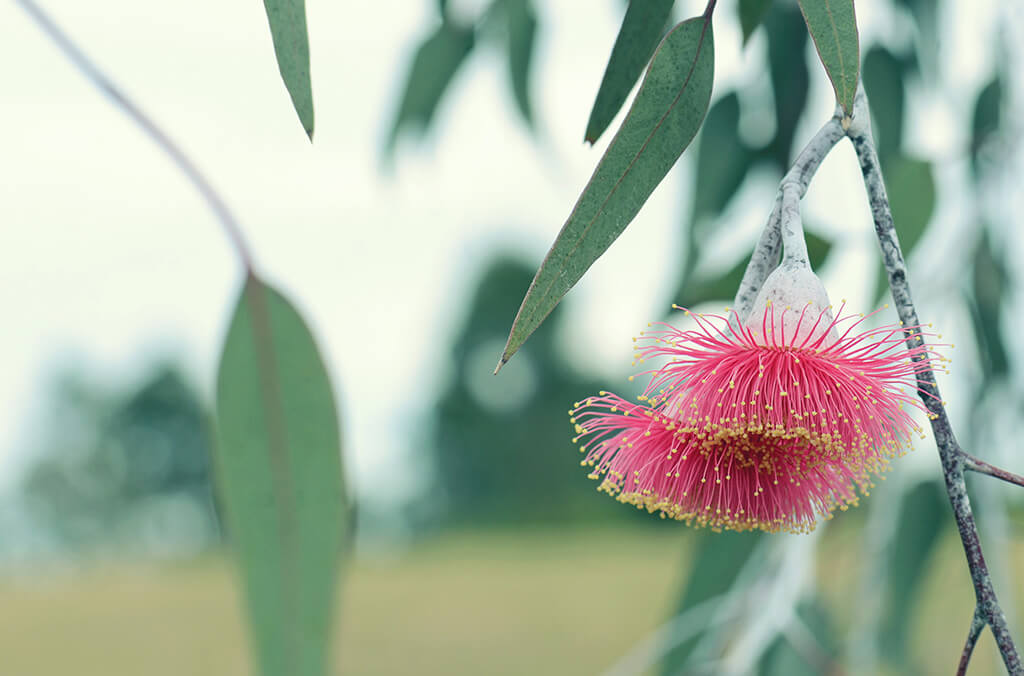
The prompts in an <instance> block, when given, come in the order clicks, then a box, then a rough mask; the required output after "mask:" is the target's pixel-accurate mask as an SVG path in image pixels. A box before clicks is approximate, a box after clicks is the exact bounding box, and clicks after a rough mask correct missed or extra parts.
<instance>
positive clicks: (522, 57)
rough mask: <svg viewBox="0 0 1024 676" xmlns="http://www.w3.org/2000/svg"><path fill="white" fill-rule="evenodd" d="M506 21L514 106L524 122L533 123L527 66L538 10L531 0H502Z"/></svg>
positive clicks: (531, 51)
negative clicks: (503, 1) (503, 0)
mask: <svg viewBox="0 0 1024 676" xmlns="http://www.w3.org/2000/svg"><path fill="white" fill-rule="evenodd" d="M505 13H506V17H507V21H508V67H509V76H510V77H511V81H512V95H513V96H514V97H515V101H516V107H517V108H518V109H519V113H520V114H521V115H522V116H523V119H524V120H525V121H526V123H527V124H529V125H532V124H533V105H532V103H531V101H530V65H531V63H532V61H533V51H534V43H535V41H536V36H537V12H536V10H535V9H534V7H533V2H531V0H505Z"/></svg>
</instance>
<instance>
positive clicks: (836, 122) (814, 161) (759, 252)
mask: <svg viewBox="0 0 1024 676" xmlns="http://www.w3.org/2000/svg"><path fill="white" fill-rule="evenodd" d="M841 122H842V109H840V108H838V107H837V108H836V113H835V115H833V116H832V118H831V119H830V120H829V121H828V122H826V123H825V125H824V126H823V127H822V128H821V129H819V130H818V133H817V134H815V135H814V137H813V138H812V139H811V140H810V142H808V144H807V145H806V146H805V147H804V149H803V150H801V151H800V154H799V155H797V157H796V160H795V161H794V162H793V166H792V168H791V169H790V170H789V171H788V172H786V175H785V176H784V177H783V178H782V181H781V182H780V183H779V192H778V195H777V196H776V198H775V206H774V207H773V208H772V213H771V215H770V216H768V223H767V224H766V225H765V226H764V230H763V231H762V232H761V238H760V239H759V240H758V242H757V246H756V247H754V253H753V254H752V255H751V257H750V262H749V263H748V264H747V269H746V271H745V272H744V273H743V281H741V282H740V288H739V291H737V292H736V300H735V302H734V303H733V304H734V306H735V308H736V312H737V313H738V314H739V316H740V318H741V319H743V318H746V317H747V315H749V314H750V311H751V310H752V309H753V307H754V300H756V299H757V293H758V292H759V291H760V290H761V286H762V285H763V284H764V280H766V279H768V275H770V274H771V273H772V271H773V270H774V269H775V268H776V267H778V265H779V255H780V252H781V250H782V238H781V234H780V231H781V223H782V206H783V205H782V201H783V195H784V193H785V192H786V191H787V186H788V187H789V188H790V189H793V188H795V192H796V195H797V197H798V198H801V199H802V198H803V196H804V195H805V194H806V193H807V186H809V185H810V183H811V179H812V178H813V177H814V174H815V172H817V171H818V167H820V166H821V163H822V161H823V160H824V159H825V156H826V155H828V153H829V151H830V150H832V148H833V147H835V145H836V144H837V143H839V141H840V139H842V138H843V136H844V132H843V127H842V124H841Z"/></svg>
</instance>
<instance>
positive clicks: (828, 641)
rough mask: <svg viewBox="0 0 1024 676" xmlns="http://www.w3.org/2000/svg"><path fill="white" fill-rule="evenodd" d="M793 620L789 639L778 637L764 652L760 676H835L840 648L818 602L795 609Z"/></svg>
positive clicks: (808, 602)
mask: <svg viewBox="0 0 1024 676" xmlns="http://www.w3.org/2000/svg"><path fill="white" fill-rule="evenodd" d="M796 620H797V623H794V625H793V626H792V627H790V628H789V631H788V636H779V637H778V638H776V639H775V642H774V643H773V644H772V645H771V646H770V647H769V648H768V650H766V651H765V653H764V655H763V657H762V659H761V664H760V665H759V669H758V671H757V673H758V674H760V675H761V676H804V675H805V674H806V676H819V674H838V673H840V670H839V669H838V668H837V661H836V656H837V655H838V654H839V651H840V645H839V641H838V640H837V636H836V632H835V623H834V622H833V621H832V618H831V617H830V616H829V613H828V611H827V610H826V608H825V606H824V605H823V604H822V603H821V601H819V600H817V599H811V600H808V601H804V602H802V603H800V604H799V605H798V606H797V608H796Z"/></svg>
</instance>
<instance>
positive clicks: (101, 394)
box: [22, 364, 219, 552]
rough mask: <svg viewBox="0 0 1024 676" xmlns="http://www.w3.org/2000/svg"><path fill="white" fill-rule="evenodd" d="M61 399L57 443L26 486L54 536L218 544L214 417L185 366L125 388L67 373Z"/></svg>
mask: <svg viewBox="0 0 1024 676" xmlns="http://www.w3.org/2000/svg"><path fill="white" fill-rule="evenodd" d="M53 399H54V405H53V408H52V412H51V414H50V416H51V418H52V420H51V421H50V423H49V425H47V426H46V428H47V429H48V430H49V434H48V437H47V438H46V439H45V440H44V441H43V444H42V449H41V451H40V452H39V453H38V454H37V456H36V458H37V459H36V460H35V462H34V463H33V464H32V465H31V466H30V467H29V469H28V471H27V472H26V475H25V479H24V483H23V486H22V491H23V494H24V497H25V503H26V507H27V510H28V512H29V517H30V519H31V520H32V521H33V523H34V525H35V526H36V528H37V529H39V530H40V531H41V535H42V536H43V537H44V538H45V539H46V540H49V541H50V542H52V544H53V545H54V546H55V547H57V548H61V549H74V550H90V549H98V548H106V547H119V546H125V547H131V548H140V549H143V550H148V551H168V552H169V551H174V550H177V549H190V550H195V549H197V548H201V547H204V546H207V545H209V544H210V543H211V542H214V541H216V540H217V539H219V527H218V517H217V510H216V507H215V504H214V500H213V497H212V496H213V493H212V488H211V476H210V439H209V432H210V430H209V428H208V422H207V421H208V419H209V416H208V413H207V411H206V410H205V406H204V405H203V404H202V403H201V402H200V400H199V398H198V396H197V395H196V393H195V391H194V390H193V389H192V388H191V387H190V386H189V385H188V384H187V383H186V382H185V380H184V378H183V377H182V375H181V373H180V371H179V369H178V368H177V367H176V366H173V365H169V364H164V365H162V366H159V367H158V368H156V369H155V370H154V371H153V372H152V374H151V375H150V376H149V377H148V378H147V379H146V380H145V381H143V382H142V383H141V384H140V385H138V386H136V387H133V388H131V389H129V390H127V391H123V392H116V391H115V392H108V391H105V390H104V389H103V388H102V387H101V386H99V385H97V384H95V383H93V382H91V381H90V380H88V379H87V378H86V377H85V376H83V375H82V374H81V373H80V372H75V371H72V372H68V373H65V374H63V375H62V376H61V377H60V378H59V379H58V382H57V385H56V387H55V388H54V393H53Z"/></svg>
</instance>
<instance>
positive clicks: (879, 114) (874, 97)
mask: <svg viewBox="0 0 1024 676" xmlns="http://www.w3.org/2000/svg"><path fill="white" fill-rule="evenodd" d="M863 77H864V90H865V91H866V92H867V95H868V100H869V101H871V122H872V127H873V128H874V129H875V130H876V132H875V136H876V139H877V143H878V158H879V161H880V162H881V163H882V167H883V169H884V167H886V165H887V164H888V161H889V158H891V157H893V156H894V155H896V154H898V153H899V151H900V148H902V147H903V107H904V100H905V98H906V90H905V87H904V85H903V63H902V62H901V61H900V60H899V59H897V58H896V57H895V56H893V54H892V52H890V51H889V50H887V49H886V48H885V47H882V46H879V45H875V46H873V47H872V48H871V49H869V50H868V53H867V54H866V55H865V56H864V74H863Z"/></svg>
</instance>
